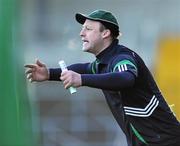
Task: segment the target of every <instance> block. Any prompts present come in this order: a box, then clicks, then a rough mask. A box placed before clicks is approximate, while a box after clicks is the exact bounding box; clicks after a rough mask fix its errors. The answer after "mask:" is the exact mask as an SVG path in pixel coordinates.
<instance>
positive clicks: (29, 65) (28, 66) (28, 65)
mask: <svg viewBox="0 0 180 146" xmlns="http://www.w3.org/2000/svg"><path fill="white" fill-rule="evenodd" d="M36 66H37V65H36V64H26V65H24V67H26V68H35V67H36Z"/></svg>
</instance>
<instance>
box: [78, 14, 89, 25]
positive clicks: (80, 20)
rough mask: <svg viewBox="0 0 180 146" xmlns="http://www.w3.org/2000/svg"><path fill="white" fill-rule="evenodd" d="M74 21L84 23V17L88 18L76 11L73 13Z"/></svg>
mask: <svg viewBox="0 0 180 146" xmlns="http://www.w3.org/2000/svg"><path fill="white" fill-rule="evenodd" d="M75 18H76V21H77V22H78V23H80V24H84V22H85V21H86V19H87V18H88V17H87V16H85V15H84V14H81V13H76V15H75Z"/></svg>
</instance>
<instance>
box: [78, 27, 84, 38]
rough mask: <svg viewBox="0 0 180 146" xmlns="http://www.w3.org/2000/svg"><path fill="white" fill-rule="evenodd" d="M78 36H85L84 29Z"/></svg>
mask: <svg viewBox="0 0 180 146" xmlns="http://www.w3.org/2000/svg"><path fill="white" fill-rule="evenodd" d="M79 35H80V36H81V37H82V36H84V35H85V34H84V29H81V31H80V33H79Z"/></svg>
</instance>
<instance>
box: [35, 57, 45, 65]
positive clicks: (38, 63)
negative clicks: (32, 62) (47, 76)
mask: <svg viewBox="0 0 180 146" xmlns="http://www.w3.org/2000/svg"><path fill="white" fill-rule="evenodd" d="M36 64H37V65H38V66H40V67H45V66H46V65H45V64H44V63H42V62H40V61H39V60H38V59H37V60H36Z"/></svg>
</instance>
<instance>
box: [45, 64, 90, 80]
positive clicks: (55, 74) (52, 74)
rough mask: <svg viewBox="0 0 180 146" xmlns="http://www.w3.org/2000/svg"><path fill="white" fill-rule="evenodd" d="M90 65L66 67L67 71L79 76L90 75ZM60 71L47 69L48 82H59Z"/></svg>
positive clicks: (58, 69)
mask: <svg viewBox="0 0 180 146" xmlns="http://www.w3.org/2000/svg"><path fill="white" fill-rule="evenodd" d="M90 67H91V65H90V63H78V64H72V65H70V66H68V67H67V68H68V70H72V71H74V72H77V73H79V74H87V73H91V68H90ZM60 76H61V69H60V68H50V69H49V80H50V81H60Z"/></svg>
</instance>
